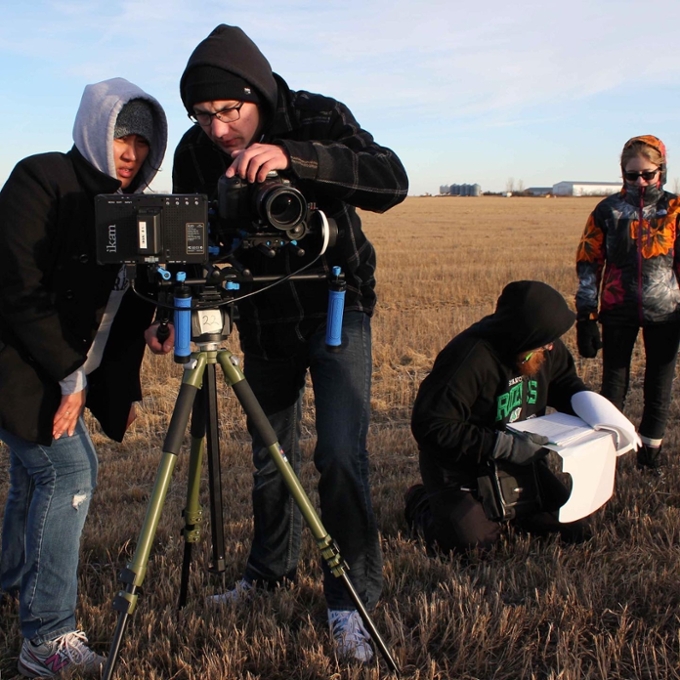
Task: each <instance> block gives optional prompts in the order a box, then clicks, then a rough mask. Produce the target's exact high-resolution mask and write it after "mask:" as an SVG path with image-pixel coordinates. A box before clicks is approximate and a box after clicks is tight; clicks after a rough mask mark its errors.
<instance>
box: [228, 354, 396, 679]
mask: <svg viewBox="0 0 680 680" xmlns="http://www.w3.org/2000/svg"><path fill="white" fill-rule="evenodd" d="M231 358H232V354H231V353H230V352H228V351H227V350H222V351H221V352H218V355H217V360H218V361H219V363H220V366H222V370H223V371H224V376H225V379H226V380H227V382H228V383H229V384H230V385H231V387H232V389H233V390H234V394H236V398H237V399H238V400H239V403H240V404H241V406H242V407H243V410H244V411H245V413H246V415H247V416H248V418H249V419H250V420H251V422H252V423H253V426H254V427H255V428H256V429H257V431H258V433H259V435H260V437H261V438H262V441H263V442H264V444H265V446H266V447H267V451H268V452H269V455H270V456H271V457H272V460H273V461H274V464H275V465H276V467H277V469H278V470H279V472H280V473H281V475H282V477H283V480H284V482H285V484H286V486H287V487H288V490H289V491H290V493H291V495H292V496H293V499H294V500H295V503H296V504H297V506H298V508H299V509H300V512H301V513H302V516H303V517H304V519H305V521H306V522H307V525H308V526H309V528H310V530H311V532H312V535H313V536H314V538H315V539H316V542H317V545H318V546H319V549H320V551H321V555H322V557H323V558H324V560H326V563H327V564H328V567H329V568H330V570H331V573H332V574H333V575H334V576H335V577H336V578H340V579H342V582H343V584H344V585H345V587H346V589H347V592H348V594H349V596H350V598H351V599H352V601H353V602H354V604H355V606H356V609H357V611H358V612H359V615H360V616H361V618H362V620H363V622H364V625H365V626H366V628H367V630H368V632H369V633H370V635H371V638H372V639H373V642H374V643H375V645H376V647H377V648H378V649H379V650H380V653H381V654H382V656H383V658H384V659H385V661H386V662H387V665H388V666H389V667H390V669H391V670H392V671H394V672H395V673H396V674H397V675H399V674H400V670H399V666H398V665H397V663H396V661H395V660H394V658H393V657H392V655H391V654H390V651H389V649H388V648H387V645H386V644H385V642H384V640H383V639H382V637H381V636H380V633H379V632H378V629H377V628H376V627H375V624H374V623H373V620H372V619H371V617H370V616H369V614H368V612H367V611H366V607H364V604H363V602H362V601H361V599H360V597H359V595H358V593H357V592H356V590H355V589H354V586H353V585H352V582H351V581H350V579H349V577H348V576H347V571H348V570H349V567H348V566H347V564H346V563H345V561H344V560H343V559H342V557H341V555H340V551H339V549H338V546H337V544H336V543H335V541H334V540H333V539H332V538H331V536H330V535H329V534H328V532H327V531H326V529H325V528H324V526H323V524H322V523H321V518H320V517H319V515H318V514H317V512H316V510H315V509H314V506H313V505H312V503H311V501H310V500H309V497H308V496H307V494H306V493H305V490H304V488H303V487H302V484H300V480H299V479H298V478H297V475H296V474H295V471H294V470H293V468H292V466H291V464H290V463H289V462H288V459H287V458H286V456H285V454H284V452H283V450H282V448H281V445H280V444H279V442H278V440H277V436H276V433H275V432H274V429H273V428H272V426H271V424H270V423H269V420H268V418H267V416H266V414H265V412H264V411H263V410H262V407H261V406H260V404H259V402H258V401H257V398H256V397H255V394H254V393H253V390H252V388H251V387H250V385H249V384H248V382H247V381H246V379H245V376H244V375H243V373H242V371H241V370H240V369H239V368H238V366H236V365H235V363H234V362H232V360H231Z"/></svg>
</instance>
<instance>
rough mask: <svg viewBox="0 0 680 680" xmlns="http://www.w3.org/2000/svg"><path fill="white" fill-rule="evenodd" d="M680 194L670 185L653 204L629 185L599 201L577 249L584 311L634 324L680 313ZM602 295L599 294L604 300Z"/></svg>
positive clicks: (580, 305)
mask: <svg viewBox="0 0 680 680" xmlns="http://www.w3.org/2000/svg"><path fill="white" fill-rule="evenodd" d="M679 219H680V199H678V197H677V196H675V195H674V194H671V193H669V192H667V191H664V192H662V193H661V196H660V198H659V200H657V201H654V202H653V203H650V204H648V205H645V204H642V203H641V204H636V202H635V201H634V200H633V199H632V197H631V196H629V195H627V194H626V191H625V190H624V191H621V192H619V193H616V194H613V195H612V196H609V197H607V198H605V199H604V200H603V201H601V202H600V203H598V204H597V206H596V207H595V210H594V211H593V212H592V213H591V214H590V216H589V217H588V221H587V223H586V227H585V229H584V232H583V236H582V237H581V241H580V243H579V246H578V250H577V254H576V271H577V274H578V278H579V286H578V292H577V293H576V310H577V313H578V315H579V317H587V316H590V318H598V301H599V319H600V320H601V321H611V322H616V323H623V324H626V325H628V324H631V325H647V324H655V323H664V322H667V321H671V320H673V319H676V318H679V317H680V288H679V287H678V279H679V277H680V253H679V251H678V239H679V238H680V233H679V231H678V220H679ZM598 299H599V300H598Z"/></svg>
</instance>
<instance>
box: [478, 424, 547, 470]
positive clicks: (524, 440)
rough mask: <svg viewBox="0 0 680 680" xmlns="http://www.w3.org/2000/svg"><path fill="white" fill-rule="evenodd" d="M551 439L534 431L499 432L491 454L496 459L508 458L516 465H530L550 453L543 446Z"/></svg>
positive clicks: (509, 461)
mask: <svg viewBox="0 0 680 680" xmlns="http://www.w3.org/2000/svg"><path fill="white" fill-rule="evenodd" d="M549 441H550V440H549V439H548V438H547V437H544V436H543V435H542V434H533V433H532V432H512V431H510V430H507V431H505V432H499V433H498V436H497V437H496V445H495V446H494V449H493V453H492V454H491V455H492V457H493V458H494V460H507V461H508V463H514V464H515V465H529V463H533V462H535V461H537V460H541V458H545V456H547V455H548V449H544V448H543V446H545V444H547V443H548V442H549Z"/></svg>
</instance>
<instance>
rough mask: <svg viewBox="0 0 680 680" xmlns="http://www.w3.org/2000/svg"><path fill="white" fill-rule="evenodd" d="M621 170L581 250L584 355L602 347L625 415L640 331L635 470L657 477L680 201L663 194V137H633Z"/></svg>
mask: <svg viewBox="0 0 680 680" xmlns="http://www.w3.org/2000/svg"><path fill="white" fill-rule="evenodd" d="M621 172H622V174H623V180H624V181H623V188H622V189H621V191H620V192H618V193H616V194H613V195H612V196H609V197H607V198H605V199H604V200H603V201H601V202H600V203H598V204H597V206H596V207H595V210H594V211H593V212H592V213H591V215H590V217H589V218H588V221H587V223H586V227H585V230H584V232H583V236H582V237H581V242H580V243H579V246H578V251H577V255H576V270H577V273H578V279H579V286H578V292H577V293H576V309H577V313H578V320H577V326H576V330H577V340H578V350H579V353H580V354H581V356H583V357H594V356H595V355H596V354H597V350H598V349H599V348H600V347H602V363H603V370H602V395H603V396H605V397H607V398H608V399H609V400H610V401H611V402H612V403H613V404H614V405H615V406H616V407H617V408H619V409H623V404H624V400H625V397H626V392H627V391H628V383H629V378H630V362H631V357H632V353H633V347H634V345H635V340H636V338H637V336H638V333H639V331H640V329H642V339H643V341H644V346H645V378H644V409H643V412H642V420H641V421H640V427H639V432H640V438H641V440H642V444H643V445H642V447H640V449H638V452H637V466H638V468H639V469H642V470H650V471H658V468H659V466H660V465H661V457H660V454H661V445H662V442H663V436H664V431H665V429H666V422H667V420H668V413H669V407H670V400H671V388H672V384H673V375H674V372H675V362H676V357H677V353H678V345H679V343H680V288H679V287H678V278H679V277H680V250H679V249H678V245H679V243H678V240H679V239H680V231H679V229H678V222H679V219H680V202H679V200H678V197H677V196H675V195H674V194H671V193H669V192H667V191H664V189H663V186H664V184H665V182H666V148H665V146H664V144H663V142H662V141H661V140H660V139H657V138H656V137H654V136H652V135H643V136H641V137H633V138H632V139H629V140H628V141H627V142H626V143H625V145H624V147H623V151H622V153H621ZM598 303H599V310H598ZM598 323H599V324H601V325H602V339H601V340H600V330H599V327H598Z"/></svg>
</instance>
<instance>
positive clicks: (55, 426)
mask: <svg viewBox="0 0 680 680" xmlns="http://www.w3.org/2000/svg"><path fill="white" fill-rule="evenodd" d="M86 397H87V393H86V391H85V390H80V392H74V393H73V394H64V395H62V397H61V403H60V404H59V408H58V409H57V412H56V413H55V414H54V419H53V420H52V436H53V437H54V438H55V439H59V437H61V436H62V435H63V434H68V436H69V437H72V436H73V433H74V432H75V430H76V424H77V423H78V418H80V414H81V413H82V411H83V408H85V398H86Z"/></svg>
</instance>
